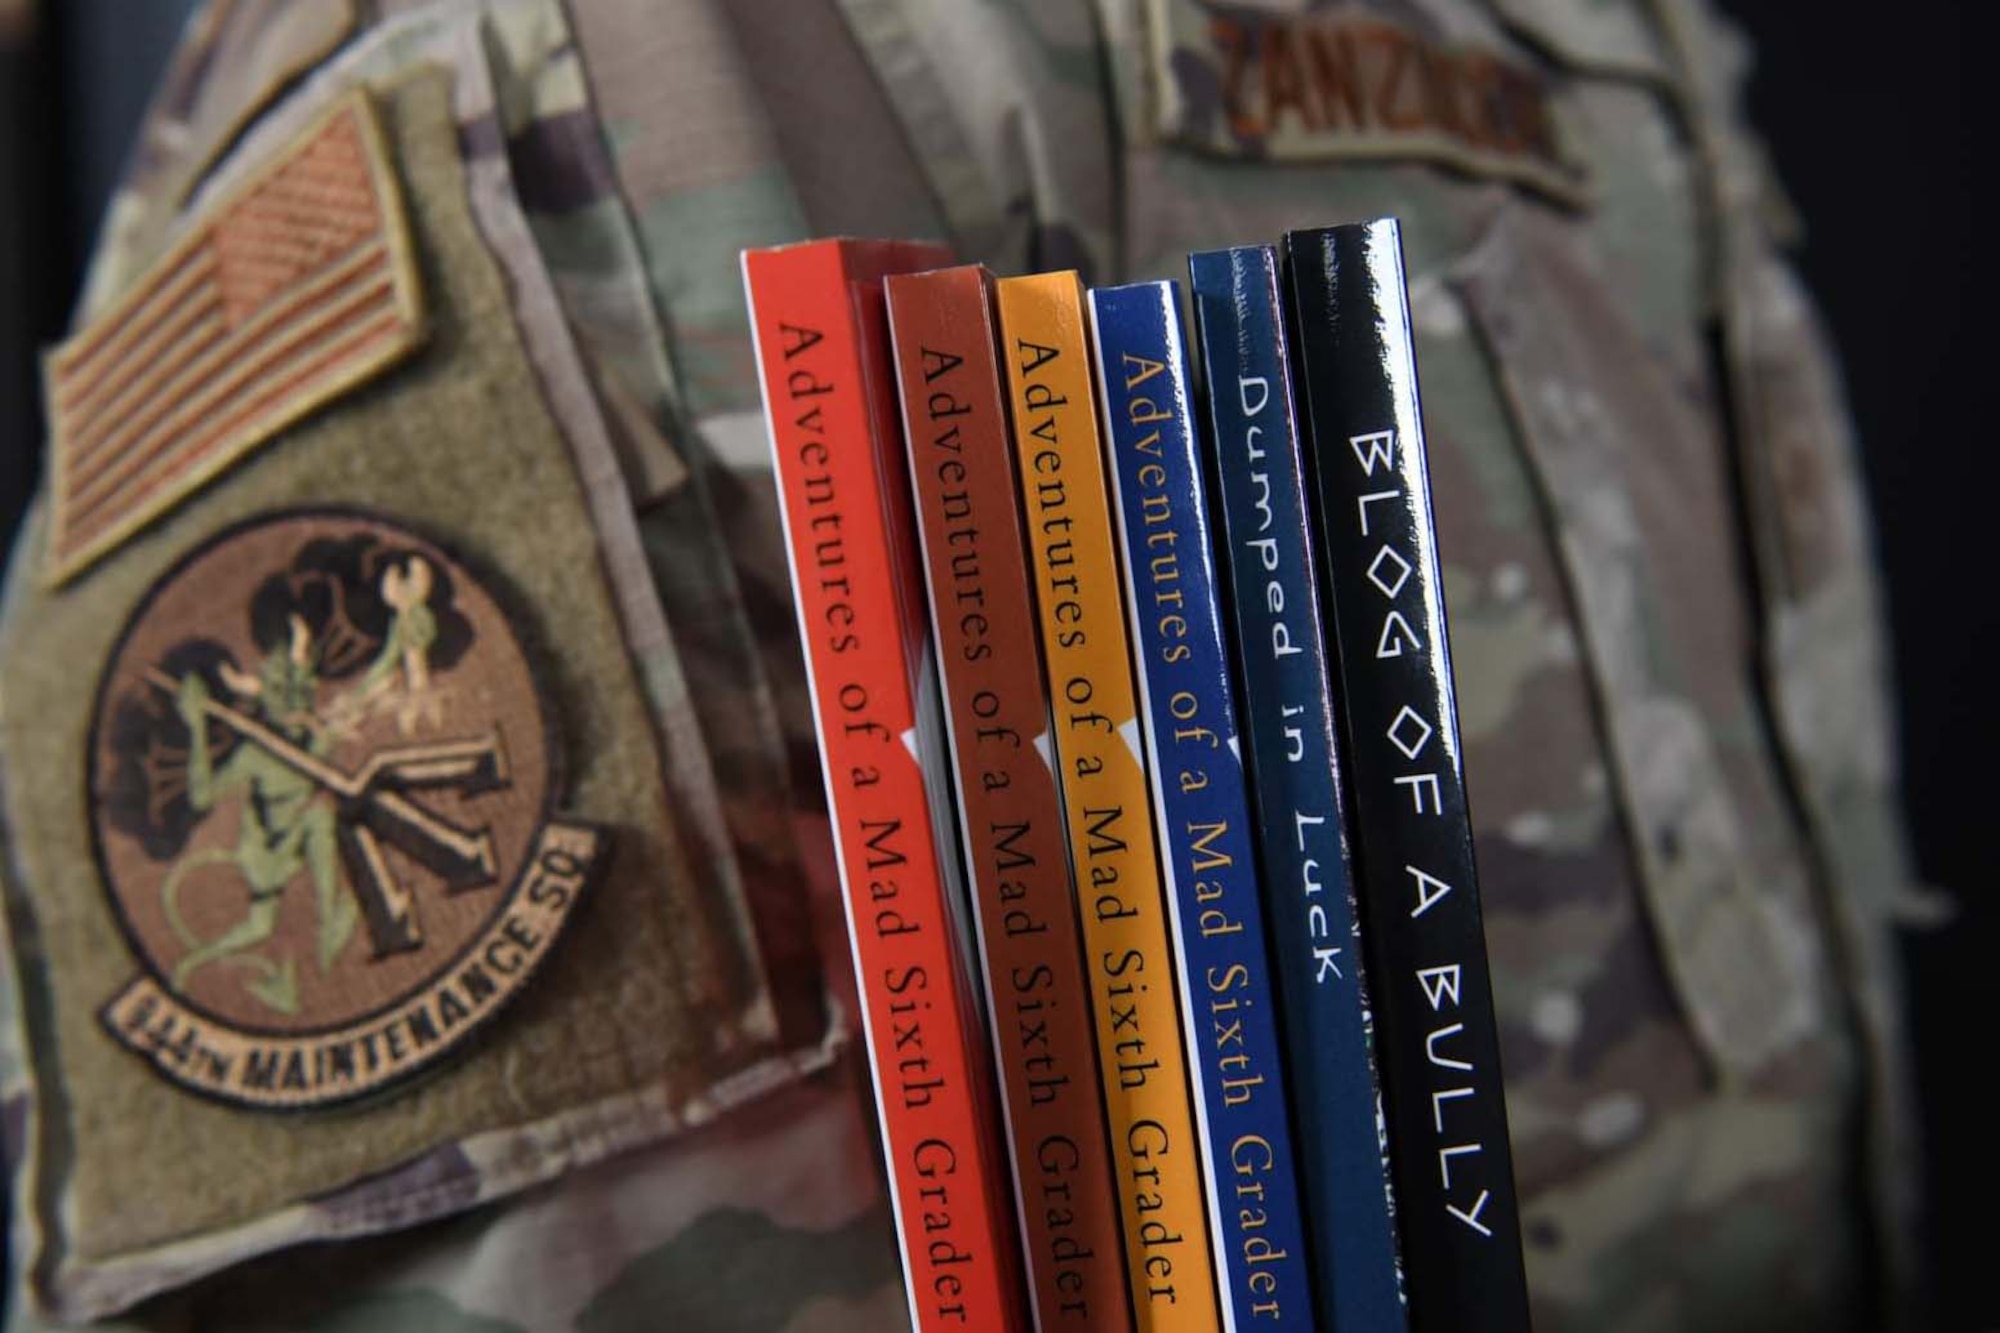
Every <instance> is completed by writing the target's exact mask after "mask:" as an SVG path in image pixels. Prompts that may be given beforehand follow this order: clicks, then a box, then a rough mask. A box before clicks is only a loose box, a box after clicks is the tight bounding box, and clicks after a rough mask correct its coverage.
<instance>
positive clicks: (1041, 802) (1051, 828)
mask: <svg viewBox="0 0 2000 1333" xmlns="http://www.w3.org/2000/svg"><path fill="white" fill-rule="evenodd" d="M990 283H991V279H990V277H989V276H988V274H987V272H986V270H985V269H983V268H979V267H976V266H967V267H962V268H953V269H943V270H939V271H936V272H932V273H921V274H910V275H903V276H896V277H891V278H889V279H888V281H887V283H886V284H885V286H886V288H887V294H888V305H889V335H890V341H891V343H892V344H893V346H894V348H895V353H896V371H897V378H898V381H899V383H900V385H901V390H902V404H903V424H904V433H905V434H906V435H907V436H908V439H909V463H910V475H911V481H912V483H913V486H914V490H915V495H916V508H917V528H918V533H919V535H920V536H921V537H922V539H923V548H924V569H925V572H926V574H927V575H928V579H927V588H928V593H929V605H930V613H931V624H932V628H933V631H934V633H935V641H936V645H937V654H938V664H939V671H940V674H941V675H942V676H943V678H944V701H945V722H946V734H947V737H948V739H949V741H950V744H951V755H952V765H953V770H954V772H955V774H956V776H957V779H958V781H957V788H958V811H959V824H960V827H961V829H962V830H963V837H964V843H965V851H966V865H967V870H968V871H969V873H970V877H971V880H972V896H973V903H974V907H975V912H976V919H977V922H978V926H979V942H980V956H981V961H982V962H983V964H984V968H985V974H986V992H987V1002H988V1006H989V1008H988V1013H989V1015H990V1017H991V1021H992V1024H993V1042H994V1052H995V1064H996V1065H997V1066H998V1069H999V1074H1000V1081H1001V1085H1002V1088H1003V1090H1004V1093H1005V1102H1004V1107H1003V1109H1004V1111H1005V1113H1006V1127H1007V1137H1008V1144H1009V1148H1010V1150H1011V1152H1012V1154H1013V1161H1014V1184H1015V1191H1016V1195H1015V1201H1016V1204H1017V1206H1018V1208H1019V1209H1020V1215H1021V1229H1022V1238H1023V1242H1024V1247H1025V1254H1026V1258H1027V1273H1028V1293H1029V1297H1030V1300H1031V1302H1032V1304H1033V1306H1034V1310H1035V1315H1036V1321H1037V1326H1038V1327H1040V1328H1041V1329H1043V1330H1044V1333H1048V1331H1049V1330H1056V1329H1064V1328H1077V1329H1082V1328H1090V1329H1102V1330H1106V1333H1114V1331H1115V1330H1128V1329H1130V1328H1131V1327H1132V1314H1131V1307H1130V1303H1129V1301H1128V1298H1127V1294H1126V1282H1125V1262H1124V1254H1123V1250H1122V1245H1121V1235H1120V1230H1119V1222H1118V1201H1117V1196H1116V1195H1115V1194H1114V1193H1113V1191H1112V1177H1111V1153H1110V1146H1109V1142H1108V1140H1107V1138H1106V1129H1105V1121H1104V1113H1103V1108H1102V1106H1101V1105H1100V1103H1099V1099H1098V1083H1097V1078H1098V1075H1097V1047H1096V1042H1095V1039H1094V1036H1093V1034H1092V1031H1091V1009H1090V995H1089V992H1088V990H1087V989H1086V987H1085V978H1084V971H1083V951H1082V944H1081V942H1080V940H1079V938H1078V927H1077V921H1076V906H1075V902H1074V899H1073V895H1074V893H1075V887H1074V884H1073V882H1072V880H1071V878H1070V875H1071V871H1070V863H1069V841H1068V836H1067V833H1066V826H1065V824H1064V821H1063V807H1062V798H1061V795H1060V794H1059V792H1058V790H1057V787H1056V779H1055V774H1054V772H1053V771H1052V770H1051V769H1050V767H1049V761H1048V759H1047V758H1045V755H1046V754H1047V753H1048V749H1047V747H1048V743H1049V738H1048V735H1047V732H1048V727H1049V710H1048V698H1047V695H1046V694H1045V693H1044V687H1043V679H1042V664H1041V652H1040V639H1039V635H1038V634H1037V632H1036V624H1035V608H1034V603H1033V601H1032V593H1031V591H1030V588H1031V583H1032V581H1031V578H1030V571H1029V567H1028V553H1027V544H1026V539H1025V538H1024V537H1023V536H1022V529H1021V505H1020V497H1019V494H1018V492H1017V491H1016V489H1015V485H1014V469H1013V462H1012V459H1011V457H1010V454H1009V448H1008V441H1007V417H1006V409H1005V406H1004V403H1005V399H1004V397H1003V396H1002V394H1001V390H1000V369H999V363H998V360H997V358H996V354H995V350H994V349H995V339H994V327H993V313H992V304H991V302H992V296H991V287H990Z"/></svg>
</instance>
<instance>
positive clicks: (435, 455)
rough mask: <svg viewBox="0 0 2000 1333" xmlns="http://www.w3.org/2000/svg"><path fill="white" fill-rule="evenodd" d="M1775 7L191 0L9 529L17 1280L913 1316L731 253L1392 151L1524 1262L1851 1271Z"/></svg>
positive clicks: (1848, 603)
mask: <svg viewBox="0 0 2000 1333" xmlns="http://www.w3.org/2000/svg"><path fill="white" fill-rule="evenodd" d="M1746 60H1747V54H1746V52H1745V51H1744V49H1743V47H1742V46H1741V44H1740V42H1739V41H1738V40H1737V39H1736V38H1735V36H1734V34H1733V33H1732V32H1731V31H1730V30H1729V29H1728V28H1727V27H1726V26H1724V25H1722V24H1721V23H1719V22H1718V21H1717V20H1716V18H1715V17H1714V16H1713V15H1712V14H1710V13H1709V12H1708V10H1707V9H1706V8H1705V7H1704V6H1703V5H1701V4H1699V3H1695V2H1694V0H1653V2H1652V3H1644V2H1642V0H1618V2H1617V3H1604V4H1584V3H1580V2H1578V0H1414V2H1413V3H1405V2H1398V3H1363V2H1360V0H1355V2H1352V3H1325V4H1320V3H1312V4H1307V3H1303V2H1302V3H1297V4H1287V3H1278V4H1270V5H1258V6H1234V5H1232V6H1223V5H1212V4H1208V3H1205V2H1204V0H1102V2H1101V3H1084V2H1083V0H1017V2H1015V3H1008V4H989V3H975V2H973V0H947V2H942V3H928V2H926V3H918V2H917V0H806V2H805V3H800V2H799V0H732V2H731V3H727V4H725V3H720V2H719V0H669V2H668V3H654V4H638V3H628V2H627V0H576V2H575V3H572V4H570V5H567V6H565V5H563V4H560V3H557V2H556V0H453V2H445V3H430V4H414V3H411V4H405V3H401V2H400V0H289V2H288V3H285V4H282V5H281V4H277V3H263V2H261V0H235V2H228V0H218V3H215V4H213V5H211V6H210V7H209V8H207V9H206V10H204V11H203V12H202V13H201V14H200V15H199V16H198V17H197V19H196V20H195V22H194V24H193V26H192V27H191V29H190V31H189V33H188V34H187V37H186V40H185V43H184V47H183V50H182V51H181V52H180V54H179V55H178V56H177V58H176V59H175V61H174V63H173V65H172V67H171V69H170V70H169V73H168V75H167V78H166V80H165V84H164V86H163V87H162V89H161V90H160V92H159V93H158V95H157V97H156V99H155V102H154V104H153V106H152V109H151V111H150V113H149V115H148V118H147V121H146V124H145V126H144V129H143V131H142V136H141V142H140V144H139V146H138V150H137V152H136V154H135V156H134V159H133V161H132V164H131V167H130V171H129V176H128V179H127V180H126V182H125V184H124V187H123V188H122V190H121V191H120V192H119V194H118V195H117V197H116V199H115V201H114V203H113V205H112V207H111V210H110V214H109V216H108V218H107V220H106V225H105V228H104V232H103V239H102V241H101V243H100V247H99V250H98V253H97V254H96V256H95V258H94V260H93V263H92V265H91V270H90V275H89V282H88V286H87V290H86V292H85V294H84V296H83V298H82V300H81V302H80V305H79V309H78V313H77V316H76V321H75V327H74V330H73V332H72V336H71V337H70V338H69V339H68V340H66V341H65V342H64V343H62V344H61V345H60V346H58V347H57V348H54V349H51V351H50V353H49V356H48V359H47V363H46V365H45V368H44V378H45V383H46V389H47V394H48V404H49V416H50V420H51V423H52V424H51V441H50V445H49V458H48V468H47V473H48V477H49V481H48V486H47V492H46V494H45V496H44V497H43V500H42V502H41V503H40V504H39V505H38V507H37V510H36V512H35V514H34V515H33V517H32V518H31V520H30V521H29V522H28V524H27V525H26V527H25V529H24V531H23V533H22V535H21V537H20V540H19V543H18V546H17V549H16V551H15V553H14V556H13V561H12V565H11V572H10V575H9V580H8V592H7V600H6V604H5V613H4V642H0V762H4V804H0V813H3V814H4V821H5V849H6V857H5V860H4V863H0V878H4V881H5V888H6V906H7V911H6V914H5V925H6V931H7V940H8V949H7V951H6V959H7V968H6V973H5V986H4V997H5V1005H6V1014H5V1023H4V1031H5V1040H4V1045H0V1098H4V1111H5V1115H4V1125H5V1129H6V1134H7V1148H8V1158H9V1161H10V1164H11V1165H12V1168H13V1173H12V1181H13V1190H14V1217H15V1227H14V1231H15V1239H14V1267H13V1300H12V1310H11V1317H12V1319H13V1321H14V1323H15V1325H16V1326H18V1327H21V1328H39V1327H54V1326H60V1325H67V1324H71V1323H82V1322H88V1321H96V1320H103V1321H109V1323H110V1326H115V1327H132V1328H219V1327H243V1328H264V1327H271V1328H277V1327H285V1328H311V1329H336V1328H360V1327H366V1328H370V1329H396V1328H409V1329H418V1328H422V1329H467V1330H471V1329H481V1330H485V1329H492V1330H503V1329H506V1330H511V1329H558V1328H578V1329H586V1330H595V1329H625V1328H655V1327H659V1328H689V1329H695V1328H699V1329H718V1330H720V1329H731V1330H744V1331H745V1333H752V1331H755V1333H772V1331H775V1330H797V1331H798V1333H804V1330H831V1329H856V1330H862V1329H867V1330H875V1329H882V1328H890V1327H899V1326H901V1321H902V1320H903V1318H904V1316H903V1315H902V1314H901V1313H900V1312H901V1311H902V1310H903V1308H904V1307H903V1301H902V1297H901V1294H900V1289H899V1278H898V1275H897V1271H896V1262H895V1257H894V1254H895V1251H894V1244H893V1237H892V1235H891V1229H890V1228H891V1223H890V1218H889V1213H888V1207H887V1203H886V1200H885V1198H884V1196H883V1192H882V1187H881V1184H880V1182H879V1180H878V1178H877V1171H876V1169H875V1165H874V1160H873V1157H872V1150H871V1148H870V1146H869V1145H870V1142H871V1137H872V1136H871V1133H870V1129H869V1124H868V1117H869V1115H870V1112H869V1110H868V1108H867V1097H868V1093H867V1078H866V1073H865V1068H862V1067H861V1066H860V1065H859V1063H858V1061H859V1056H858V1053H857V1049H856V1048H857V1042H856V1040H855V1039H854V1036H853V1019H852V1015H853V1014H854V1013H855V1008H854V1003H853V995H852V984H853V983H852V979H851V976H850V975H849V973H848V965H847V963H846V958H847V951H846V948H845V946H844V942H843V939H842V936H841V931H842V929H843V927H842V925H841V921H840V913H839V905H838V887H837V882H836V880H835V877H834V873H833V870H832V860H831V850H830V844H829V839H828V830H827V822H826V815H825V810H824V808H823V798H822V796H821V785H820V781H819V778H818V775H817V758H816V754H815V751H814V747H813V744H812V731H811V725H810V716H809V711H808V710H809V701H808V699H807V694H806V688H805V684H804V677H803V672H802V668H801V664H800V661H799V657H798V648H797V643H796V638H795V631H794V621H793V614H792V611H791V606H790V592H789V588H788V585H787V582H786V574H785V566H784V559H783V549H782V545H781V542H782V537H781V533H780V530H779V524H778V518H777V509H776V503H777V501H776V494H775V490H774V486H773V481H772V477H771V475H770V471H769V459H768V456H767V454H766V452H765V448H764V442H763V434H762V425H761V420H760V417H759V414H758V409H757V402H758V400H757V392H756V381H755V367H754V362H753V355H752V350H751V346H750V340H749V326H748V323H747V319H746V313H745V309H744V304H743V297H742V291H741V287H740V283H739V278H738V271H737V265H736V255H737V252H738V251H739V250H740V249H741V248H743V247H746V246H752V245H765V244H772V243H778V242H783V241H787V240H793V239H799V238H803V237H806V236H811V235H828V234H852V235H885V236H923V237H935V238H940V239H943V240H946V241H948V242H949V243H950V244H951V245H952V246H953V247H954V248H955V250H956V251H957V253H958V254H959V255H960V256H961V257H962V258H965V259H968V260H979V261H983V262H985V263H987V264H989V265H992V266H994V267H995V268H996V269H998V270H1000V271H1002V272H1025V271H1033V270H1038V269H1047V268H1063V267H1073V268H1076V269H1079V270H1080V271H1081V272H1082V273H1083V275H1084V277H1085V279H1086V280H1087V281H1096V282H1108V281H1120V280H1132V279H1140V278H1150V277H1168V276H1174V275H1176V274H1177V273H1178V272H1179V270H1180V268H1181V266H1182V264H1183V257H1184V255H1185V253H1186V252H1187V251H1189V250H1193V249H1200V248H1207V247H1213V246H1220V245H1227V244H1240V243H1245V242H1251V241H1260V240H1269V239H1272V238H1274V237H1276V236H1277V235H1278V234H1279V233H1281V232H1282V231H1283V230H1285V229H1287V228H1290V227H1297V226H1307V225H1315V224H1327V223H1333V222H1338V221H1346V220H1354V219H1359V218H1364V217H1372V216H1378V215H1384V214H1393V215H1396V216H1398V217H1399V218H1401V219H1402V222H1403V236H1404V239H1405V244H1406V246H1407V248H1408V252H1409V253H1408V268H1409V272H1410V274H1411V275H1412V279H1413V290H1412V305H1413V314H1414V319H1415V326H1416V331H1417V338H1418V348H1417V352H1418V357H1419V360H1420V363H1421V365H1422V367H1423V375H1424V384H1425V388H1426V390H1427V393H1426V404H1427V424H1428V432H1429V439H1430V448H1431V459H1432V461H1431V466H1432V469H1433V474H1434V475H1433V486H1434V491H1435V499H1436V506H1437V516H1438V523H1439V529H1440V542H1439V544H1440V548H1441V552H1442V557H1443V577H1444V580H1445V584H1446V589H1447V596H1448V598H1449V601H1450V604H1451V607H1452V610H1453V612H1454V622H1455V629H1456V635H1455V643H1454V649H1455V652H1454V656H1455V658H1456V661H1457V663H1458V684H1459V706H1460V710H1461V715H1462V724H1463V728H1464V734H1465V745H1466V752H1465V764H1466V768H1467V770H1468V774H1469V781H1470V786H1471V798H1472V799H1471V803H1472V808H1473V811H1474V815H1475V819H1476V822H1477V832H1478V839H1479V859H1480V867H1481V879H1482V882H1483V885H1484V904H1485V915H1486V929H1487V933H1488V945H1489V949H1490V952H1491V956H1492V960H1493V969H1494V984H1495V992H1496V993H1495V1001H1496V1005H1497V1008H1498V1013H1499V1018H1500V1023H1501V1030H1502V1041H1503V1047H1504V1049H1503V1058H1504V1064H1505V1069H1506V1074H1507V1081H1508V1089H1507V1091H1508V1107H1509V1117H1510V1120H1511V1123H1512V1126H1513V1133H1514V1138H1515V1144H1514V1151H1515V1162H1516V1169H1517V1172H1518V1176H1519V1186H1520V1190H1521V1195H1522V1200H1523V1218H1524V1242H1525V1246H1526V1251H1527V1257H1528V1266H1529V1276H1530V1285H1531V1288H1532V1295H1533V1300H1534V1306H1535V1320H1536V1323H1537V1326H1538V1327H1540V1328H1543V1329H1545V1330H1557V1329H1568V1328H1608V1327H1633V1328H1649V1329H1650V1328H1662V1329H1664V1328H1689V1329H1695V1328H1702V1329H1712V1328H1729V1327H1759V1328H1771V1327H1780V1326H1792V1325H1796V1326H1799V1327H1810V1328H1814V1329H1831V1328H1838V1327H1847V1326H1861V1325H1873V1324H1874V1323H1875V1322H1876V1321H1877V1317H1878V1316H1877V1311H1878V1310H1880V1309H1884V1308H1886V1307H1893V1306H1894V1304H1895V1302H1896V1298H1897V1295H1898V1293H1899V1291H1900V1290H1901V1289H1902V1286H1901V1284H1902V1283H1903V1282H1904V1280H1905V1279H1906V1278H1907V1276H1908V1265H1907V1255H1906V1253H1905V1252H1906V1250H1907V1247H1908V1245H1909V1244H1910V1238H1911V1234H1912V1233H1911V1219H1912V1199H1911V1197H1910V1191H1911V1190H1912V1189H1913V1182H1914V1180H1915V1171H1914V1167H1913V1161H1912V1158H1911V1157H1910V1152H1911V1144H1910V1143H1909V1141H1908V1138H1907V1134H1906V1118H1905V1116H1904V1114H1903V1106H1902V1101H1903V1096H1904V1090H1905V1080H1904V1076H1903V1073H1902V1071H1901V1070H1900V1069H1899V1068H1898V1067H1897V1062H1896V1054H1895V1051H1896V1043H1895V1040H1894V1038H1895V1034H1896V1024H1897V1022H1898V1008H1897V1002H1896V993H1895V989H1894V986H1893V982H1892V977H1891V975H1890V971H1889V961H1890V960H1889V955H1888V934H1887V932H1888V928H1889V922H1890V919H1891V914H1892V912H1893V911H1894V909H1895V907H1896V904H1897V902H1898V900H1899V897H1900V896H1901V895H1902V894H1903V892H1904V890H1905V888H1906V885H1907V882H1908V880H1907V875H1908V871H1907V859H1906V855H1905V851H1904V847H1903V842H1902V835H1901V831H1900V828H1899V825H1898V823H1897V820H1896V816H1895V814H1894V804H1893V799H1894V792H1893V785H1894V775H1893V772H1892V766H1891V756H1892V754H1893V750H1894V747H1893V743H1892V742H1893V738H1892V736H1891V734H1890V722H1889V716H1888V712H1887V708H1886V703H1885V694H1884V689H1883V685H1884V681H1883V672H1884V663H1883V654H1882V643H1881V638H1880V634H1879V627H1878V623H1877V622H1878V610H1879V606H1878V602H1879V595H1878V591H1877V588H1876V585H1875V576H1874V572H1873V564H1872V559H1871V552H1870V548H1869V534H1868V530H1867V524H1866V518H1865V506H1864V503H1863V498H1862V496H1861V493H1860V489H1859V478H1858V474H1857V468H1856V461H1855V457H1854V448H1853V441H1852V440H1851V438H1850V436H1849V433H1848V426H1847V423H1846V417H1845V410H1844V406H1843V403H1842V400H1841V390H1840V385H1839V380H1838V375H1837V373H1836V371H1835V369H1834V366H1833V363H1832V361H1831V359H1830V356H1829V354H1828V350H1827V348H1826V346H1825V344H1824V341H1823V338H1822V335H1821V332H1820V330H1819V327H1818V324H1817V322H1816V319H1815V316H1814V313H1813V310H1812V307H1811V305H1810V302H1809V301H1808V299H1807V298H1806V296H1805V294H1804V293H1803V292H1802V291H1801V290H1800V288H1799V286H1798V283H1797V281H1796V279H1795V278H1794V276H1793V274H1792V272H1791V270H1790V268H1789V267H1788V266H1787V264H1786V262H1785V259H1784V255H1783V248H1784V245H1785V243H1786V241H1787V239H1788V237H1789V235H1790V230H1791V228H1792V226H1793V219H1792V218H1791V217H1790V215H1789V213H1788V211H1787V209H1786V207H1785V204H1784V200H1783V198H1782V196H1781V195H1780V194H1779V192H1778V190H1777V186H1776V185H1775V182H1774V180H1773V178H1772V176H1771V175H1770V173H1769V172H1768V171H1767V170H1766V167H1765V164H1764V163H1763V161H1762V159H1761V157H1760V154H1759V151H1758V148H1757V145H1756V143H1755V141H1754V140H1753V139H1752V138H1750V137H1749V136H1748V135H1747V134H1746V133H1745V131H1744V129H1743V126H1742V124H1741V121H1740V117H1739V111H1738V107H1737V98H1738V95H1739V93H1740V89H1741V83H1742V79H1743V72H1744V67H1745V63H1746ZM311 1242H319V1243H311Z"/></svg>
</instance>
